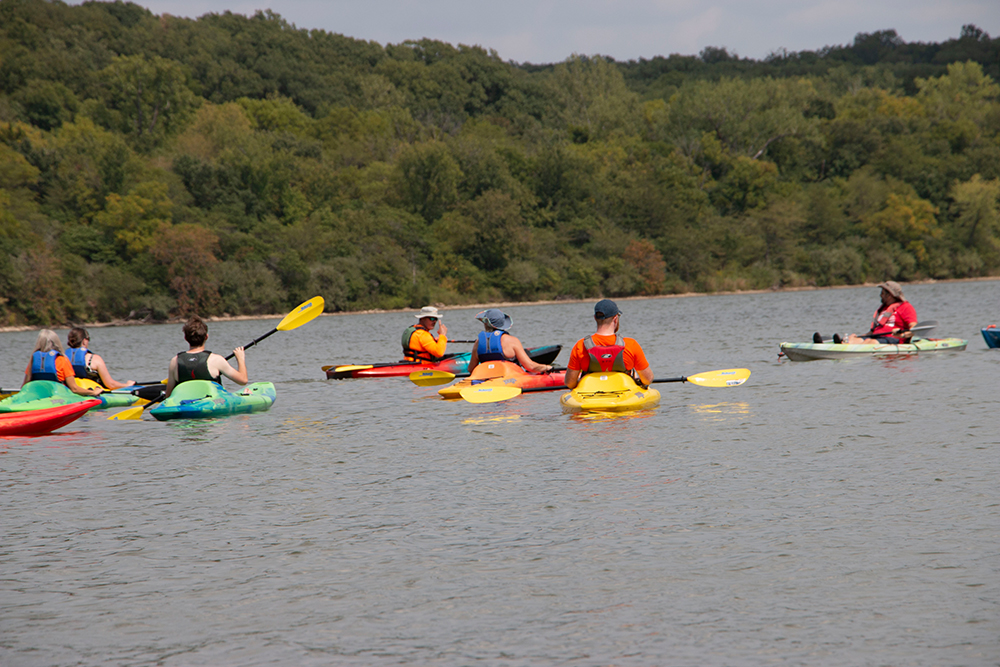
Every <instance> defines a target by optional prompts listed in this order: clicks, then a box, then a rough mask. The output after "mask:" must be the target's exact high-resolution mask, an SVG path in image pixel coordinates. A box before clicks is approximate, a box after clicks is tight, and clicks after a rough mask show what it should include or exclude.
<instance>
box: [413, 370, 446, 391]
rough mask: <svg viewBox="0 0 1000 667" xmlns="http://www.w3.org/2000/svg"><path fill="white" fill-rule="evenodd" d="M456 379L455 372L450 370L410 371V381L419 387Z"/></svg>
mask: <svg viewBox="0 0 1000 667" xmlns="http://www.w3.org/2000/svg"><path fill="white" fill-rule="evenodd" d="M454 379H455V374H454V373H449V372H448V371H433V370H430V371H413V372H412V373H410V382H412V383H413V384H415V385H417V386H418V387H433V386H435V385H439V384H448V383H449V382H451V381H452V380H454Z"/></svg>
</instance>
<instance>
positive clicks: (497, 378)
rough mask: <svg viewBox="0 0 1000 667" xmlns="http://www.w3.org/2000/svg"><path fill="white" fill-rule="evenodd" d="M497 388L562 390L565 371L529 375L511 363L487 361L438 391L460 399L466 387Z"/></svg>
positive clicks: (443, 394)
mask: <svg viewBox="0 0 1000 667" xmlns="http://www.w3.org/2000/svg"><path fill="white" fill-rule="evenodd" d="M475 386H487V387H489V386H499V387H520V388H521V389H536V390H541V389H562V388H564V387H565V386H566V371H565V369H564V370H560V371H552V372H551V373H539V374H534V373H529V372H528V371H526V370H524V369H523V368H521V367H520V366H519V365H518V364H515V363H514V362H512V361H487V362H484V363H481V364H479V365H478V366H476V369H475V370H474V371H472V373H471V374H470V375H469V377H467V378H464V379H462V380H459V381H458V382H456V383H455V384H451V385H448V386H447V387H444V388H443V389H439V390H438V393H439V394H440V395H441V397H442V398H447V399H453V398H462V396H461V393H460V392H461V391H462V389H464V388H466V387H475Z"/></svg>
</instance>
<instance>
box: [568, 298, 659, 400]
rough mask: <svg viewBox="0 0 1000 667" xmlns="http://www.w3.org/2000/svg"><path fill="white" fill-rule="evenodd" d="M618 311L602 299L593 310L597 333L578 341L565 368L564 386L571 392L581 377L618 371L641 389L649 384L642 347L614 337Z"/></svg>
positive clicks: (648, 369) (619, 313) (610, 302)
mask: <svg viewBox="0 0 1000 667" xmlns="http://www.w3.org/2000/svg"><path fill="white" fill-rule="evenodd" d="M621 316H622V311H621V310H619V309H618V305H617V304H616V303H615V302H614V301H612V300H611V299H602V300H601V301H598V302H597V305H596V306H594V321H595V322H597V332H596V333H594V334H592V335H590V336H587V337H586V338H581V339H580V340H578V341H577V342H576V345H574V346H573V351H572V352H570V356H569V363H568V364H566V386H567V387H569V388H570V389H572V388H573V387H575V386H576V385H578V384H579V383H580V377H581V376H583V375H584V374H585V373H594V372H600V371H618V372H621V373H629V374H630V375H632V377H634V378H636V379H637V380H638V381H639V382H641V383H642V384H643V385H648V384H649V383H650V382H652V381H653V369H651V368H650V367H649V362H648V361H646V355H645V354H644V353H643V351H642V347H641V346H640V345H639V343H637V342H636V340H635V339H634V338H624V337H622V336H620V335H618V327H619V326H620V325H621Z"/></svg>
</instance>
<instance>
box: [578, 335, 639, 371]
mask: <svg viewBox="0 0 1000 667" xmlns="http://www.w3.org/2000/svg"><path fill="white" fill-rule="evenodd" d="M583 347H584V349H585V350H587V353H588V354H590V368H588V369H587V372H588V373H600V372H601V371H604V372H608V371H618V372H619V373H628V369H627V368H625V340H624V339H623V338H622V337H621V336H619V335H618V334H615V344H614V345H597V344H595V343H594V339H593V337H591V336H587V337H586V338H584V339H583Z"/></svg>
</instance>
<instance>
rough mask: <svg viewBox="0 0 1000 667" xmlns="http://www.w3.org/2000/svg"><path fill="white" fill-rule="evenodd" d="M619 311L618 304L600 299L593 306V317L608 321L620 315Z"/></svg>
mask: <svg viewBox="0 0 1000 667" xmlns="http://www.w3.org/2000/svg"><path fill="white" fill-rule="evenodd" d="M621 312H622V311H620V310H618V304H617V303H615V302H614V301H612V300H611V299H601V300H600V301H598V302H597V305H596V306H594V317H597V318H599V319H602V320H606V319H609V318H611V317H614V316H615V315H621Z"/></svg>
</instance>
